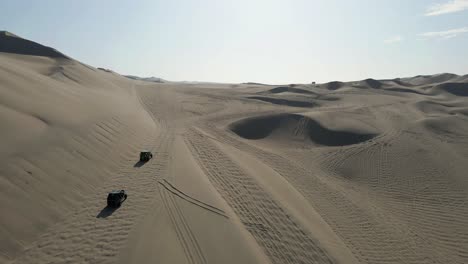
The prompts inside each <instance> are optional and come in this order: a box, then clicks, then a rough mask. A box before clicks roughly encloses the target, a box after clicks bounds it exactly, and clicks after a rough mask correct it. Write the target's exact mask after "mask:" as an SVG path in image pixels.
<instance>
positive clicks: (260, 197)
mask: <svg viewBox="0 0 468 264" xmlns="http://www.w3.org/2000/svg"><path fill="white" fill-rule="evenodd" d="M186 141H187V143H188V144H187V145H188V146H189V147H190V149H191V151H192V153H193V154H194V156H195V157H196V159H197V161H198V162H199V164H200V166H201V167H202V169H203V170H204V171H205V173H206V174H207V175H208V176H209V179H210V181H212V182H213V184H214V185H215V187H216V188H217V189H218V190H219V192H220V193H221V195H222V196H223V198H224V199H225V200H226V202H227V203H228V204H229V205H230V206H231V207H232V208H233V210H234V211H235V213H236V214H237V215H238V216H239V218H240V219H241V221H242V222H243V224H244V226H245V227H246V229H247V230H248V231H249V232H250V233H251V234H252V236H253V237H254V238H255V239H256V240H257V242H258V243H259V244H260V245H261V246H262V247H263V249H264V250H265V252H266V253H267V255H268V256H269V257H270V258H271V260H272V262H273V263H333V262H334V261H333V259H331V258H330V256H328V254H327V252H325V251H324V250H323V249H322V248H321V247H320V246H319V245H318V243H317V241H315V240H313V239H312V238H310V237H309V236H308V235H307V234H306V233H305V232H304V231H303V230H302V229H301V227H300V226H299V225H298V224H297V223H296V222H295V221H294V220H293V219H292V217H291V216H290V215H288V214H287V213H286V212H285V211H284V210H283V209H282V208H281V207H280V206H279V205H278V204H277V203H276V202H275V201H274V200H273V199H272V198H271V197H270V196H269V195H268V194H267V193H266V192H265V191H264V190H262V189H261V187H260V186H259V185H258V184H257V183H256V182H255V180H254V179H252V178H251V177H249V176H247V175H246V174H245V173H244V172H243V171H242V170H241V168H239V167H238V166H237V165H236V164H235V163H233V162H232V161H231V160H230V159H229V158H228V157H227V156H226V155H225V154H224V153H223V152H222V151H221V150H219V149H218V148H217V147H216V146H215V145H214V144H213V143H212V142H210V140H209V139H208V138H207V137H206V136H204V135H203V134H201V133H199V132H197V131H196V130H194V129H192V130H190V131H189V132H188V134H187V137H186Z"/></svg>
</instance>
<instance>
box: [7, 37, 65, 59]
mask: <svg viewBox="0 0 468 264" xmlns="http://www.w3.org/2000/svg"><path fill="white" fill-rule="evenodd" d="M0 52H6V53H15V54H22V55H33V56H44V57H50V58H68V57H67V56H65V55H64V54H62V53H60V52H58V51H56V50H55V49H53V48H50V47H46V46H43V45H41V44H39V43H36V42H33V41H30V40H27V39H23V38H20V37H18V36H16V35H14V34H12V33H10V32H7V31H0Z"/></svg>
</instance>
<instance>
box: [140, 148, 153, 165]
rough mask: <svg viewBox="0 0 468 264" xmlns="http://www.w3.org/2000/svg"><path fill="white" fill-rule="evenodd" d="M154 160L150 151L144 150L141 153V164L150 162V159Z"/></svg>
mask: <svg viewBox="0 0 468 264" xmlns="http://www.w3.org/2000/svg"><path fill="white" fill-rule="evenodd" d="M152 158H153V153H151V152H150V151H147V150H144V151H142V152H140V161H141V162H148V161H149V160H150V159H152Z"/></svg>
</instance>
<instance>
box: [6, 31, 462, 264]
mask: <svg viewBox="0 0 468 264" xmlns="http://www.w3.org/2000/svg"><path fill="white" fill-rule="evenodd" d="M467 96H468V77H467V76H458V75H453V74H439V75H431V76H416V77H413V78H401V79H392V80H373V79H367V80H363V81H356V82H331V83H326V84H320V85H279V86H274V85H262V84H255V83H245V84H217V83H206V84H204V83H175V82H163V83H156V82H146V81H142V80H140V79H136V80H132V79H129V78H126V77H123V76H121V75H119V74H117V73H114V72H112V71H109V70H101V69H96V68H93V67H90V66H87V65H84V64H82V63H80V62H77V61H75V60H73V59H71V58H69V57H68V56H65V55H63V54H61V53H60V52H58V51H56V50H54V49H51V48H48V47H45V46H42V45H40V44H37V43H34V42H32V41H28V40H24V39H22V38H19V37H17V36H15V35H13V34H11V33H7V32H1V33H0V122H1V128H0V140H1V148H0V208H1V214H0V237H1V240H0V263H468V203H467V202H468V177H467V173H466V171H467V169H468V163H467V162H466V161H467V158H468V98H467ZM142 149H149V150H151V151H152V152H153V154H154V158H153V159H152V160H150V161H149V162H147V163H139V162H138V154H139V151H140V150H142ZM112 189H125V190H126V191H127V192H128V199H127V200H126V201H125V202H124V203H123V205H122V206H121V207H120V208H117V209H110V208H107V207H106V195H107V192H108V191H110V190H112Z"/></svg>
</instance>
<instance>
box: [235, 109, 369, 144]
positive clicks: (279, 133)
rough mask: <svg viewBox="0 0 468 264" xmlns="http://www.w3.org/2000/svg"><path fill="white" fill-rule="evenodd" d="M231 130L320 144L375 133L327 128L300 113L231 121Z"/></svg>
mask: <svg viewBox="0 0 468 264" xmlns="http://www.w3.org/2000/svg"><path fill="white" fill-rule="evenodd" d="M229 129H230V130H231V131H233V132H234V133H236V134H237V135H239V136H240V137H243V138H245V139H251V140H258V139H268V138H270V139H271V138H276V139H277V140H281V141H293V140H294V139H300V138H302V139H303V140H305V141H310V142H312V143H313V144H316V145H321V146H346V145H352V144H357V143H360V142H363V141H367V140H369V139H372V138H373V137H375V136H376V134H373V133H365V132H363V131H362V132H357V131H346V130H332V129H328V128H326V127H324V126H323V125H321V124H320V123H319V122H317V121H315V120H314V119H312V118H309V117H305V116H302V115H297V114H281V115H273V116H262V117H256V118H249V119H245V120H240V121H237V122H235V123H233V124H231V125H230V126H229Z"/></svg>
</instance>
